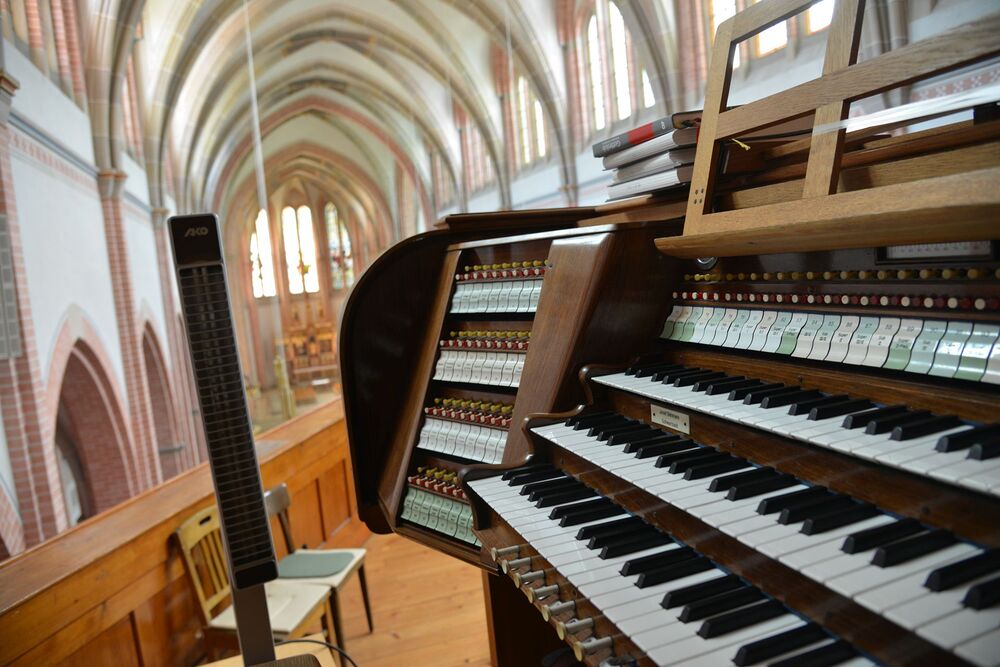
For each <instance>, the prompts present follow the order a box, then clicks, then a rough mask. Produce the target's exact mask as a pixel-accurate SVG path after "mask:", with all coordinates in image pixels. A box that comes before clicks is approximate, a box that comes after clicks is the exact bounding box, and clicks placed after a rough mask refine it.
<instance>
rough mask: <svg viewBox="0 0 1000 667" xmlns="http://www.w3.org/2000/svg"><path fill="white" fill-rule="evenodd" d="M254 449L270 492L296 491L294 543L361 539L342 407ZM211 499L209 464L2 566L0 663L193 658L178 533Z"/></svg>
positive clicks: (194, 626)
mask: <svg viewBox="0 0 1000 667" xmlns="http://www.w3.org/2000/svg"><path fill="white" fill-rule="evenodd" d="M258 447H259V450H260V460H261V470H262V473H263V480H264V486H265V487H270V486H273V485H276V484H279V483H281V482H285V483H286V484H288V489H289V492H290V493H291V494H292V505H291V523H292V530H293V532H294V539H295V543H296V544H308V545H309V546H317V545H319V544H326V545H331V546H359V545H360V544H362V543H363V542H364V540H365V539H366V538H367V536H368V532H367V529H366V528H365V527H364V524H362V523H361V522H360V521H359V520H358V518H357V511H356V506H355V500H354V498H355V497H354V482H353V478H352V475H351V461H350V452H349V448H348V446H347V432H346V428H345V425H344V419H343V409H342V406H341V404H340V402H339V400H338V401H336V402H334V403H333V404H328V405H324V406H322V407H319V408H316V409H315V410H313V411H312V412H309V413H306V414H304V415H302V416H300V417H298V418H297V419H295V420H293V421H291V422H289V423H287V424H284V425H282V426H279V427H277V428H275V429H273V430H271V431H268V432H266V433H263V434H262V435H261V436H259V438H258ZM98 483H99V481H98ZM212 502H214V497H213V496H212V480H211V475H210V473H209V470H208V467H207V465H206V464H202V465H201V466H198V467H197V468H195V469H192V470H190V471H188V472H186V473H183V474H181V475H179V476H177V477H175V478H174V479H171V480H170V481H168V482H166V483H164V484H162V485H160V486H158V487H156V488H155V489H151V490H149V491H148V492H146V493H143V494H142V495H139V496H136V497H135V498H132V499H131V500H129V501H127V502H125V503H123V504H121V505H119V506H118V507H115V508H113V509H111V510H109V511H107V512H105V513H103V514H101V515H99V516H97V517H94V518H93V519H90V520H88V521H85V522H83V523H81V524H80V525H79V526H77V527H75V528H73V529H71V530H68V531H66V532H65V533H62V534H60V535H58V536H57V537H55V538H53V539H51V540H49V541H47V542H45V543H43V544H40V545H38V546H37V547H34V548H32V549H30V550H28V551H26V552H24V553H22V554H20V555H18V556H16V557H15V558H12V559H10V560H8V561H5V562H4V563H2V564H0V665H7V664H14V665H42V664H46V665H47V664H58V663H63V662H65V663H67V664H74V665H116V666H118V665H121V666H126V665H136V666H139V665H141V666H143V667H152V666H155V665H190V664H193V663H194V662H195V661H197V659H198V658H199V657H200V656H201V653H202V650H201V640H200V636H201V635H200V621H199V619H198V615H197V601H196V600H195V599H194V597H193V594H192V592H191V590H190V586H189V584H188V580H187V577H186V576H185V574H184V567H183V564H182V561H181V558H180V554H179V551H178V549H177V548H176V545H175V544H174V541H173V540H172V539H171V535H172V534H173V532H174V530H175V529H176V528H177V526H178V525H180V523H181V522H182V521H184V519H186V518H187V517H188V516H189V515H191V514H192V513H194V512H195V511H197V510H199V509H201V508H203V507H205V506H207V505H209V504H210V503H212ZM275 525H276V524H275ZM272 530H274V528H272ZM274 542H275V548H276V549H277V550H278V555H279V557H280V556H281V555H283V553H284V546H283V544H282V540H281V539H278V538H277V534H276V539H275V540H274Z"/></svg>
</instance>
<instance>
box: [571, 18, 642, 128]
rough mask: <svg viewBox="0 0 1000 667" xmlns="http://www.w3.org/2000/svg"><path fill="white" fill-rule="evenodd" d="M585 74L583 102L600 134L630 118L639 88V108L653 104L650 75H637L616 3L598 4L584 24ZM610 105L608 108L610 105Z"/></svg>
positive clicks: (633, 58)
mask: <svg viewBox="0 0 1000 667" xmlns="http://www.w3.org/2000/svg"><path fill="white" fill-rule="evenodd" d="M584 42H585V44H586V49H585V54H586V72H585V77H584V80H585V82H586V86H587V87H588V88H589V90H588V91H586V95H584V98H585V99H587V100H588V102H589V107H590V112H591V126H592V129H594V130H603V129H604V128H605V127H607V125H608V124H609V123H612V122H614V121H619V120H624V119H626V118H631V117H632V115H633V113H634V112H635V106H636V104H637V103H638V101H639V100H638V97H637V95H636V93H637V91H638V90H639V86H640V85H641V86H642V89H641V90H642V106H643V107H644V108H646V107H651V106H653V105H654V104H655V103H656V100H655V97H654V95H653V87H652V85H649V75H648V74H647V73H646V71H645V70H641V72H637V71H636V64H635V56H634V54H633V52H632V38H631V36H630V35H629V31H628V28H627V27H626V25H625V17H623V16H622V13H621V10H620V9H619V8H618V5H617V4H616V3H615V2H611V1H609V0H597V10H596V11H595V12H594V14H593V15H592V16H591V17H590V19H589V20H588V21H587V31H586V35H585V36H584ZM609 101H610V107H609V106H608V105H609Z"/></svg>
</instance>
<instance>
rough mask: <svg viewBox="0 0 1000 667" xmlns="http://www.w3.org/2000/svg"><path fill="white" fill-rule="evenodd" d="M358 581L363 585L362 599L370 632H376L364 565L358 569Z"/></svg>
mask: <svg viewBox="0 0 1000 667" xmlns="http://www.w3.org/2000/svg"><path fill="white" fill-rule="evenodd" d="M358 581H359V582H360V583H361V597H362V598H363V599H364V601H365V616H367V617H368V632H369V633H371V632H374V631H375V624H374V623H372V604H371V602H370V601H369V600H368V580H367V579H365V566H364V564H362V565H361V567H359V568H358Z"/></svg>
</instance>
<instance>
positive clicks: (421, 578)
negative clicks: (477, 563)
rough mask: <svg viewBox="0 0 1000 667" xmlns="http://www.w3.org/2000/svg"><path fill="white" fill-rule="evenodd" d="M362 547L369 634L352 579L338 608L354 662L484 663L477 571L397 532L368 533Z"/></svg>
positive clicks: (445, 666) (441, 666)
mask: <svg viewBox="0 0 1000 667" xmlns="http://www.w3.org/2000/svg"><path fill="white" fill-rule="evenodd" d="M365 548H367V549H368V556H367V558H366V560H365V563H366V567H365V570H366V571H367V574H368V591H369V594H370V596H371V601H372V612H373V614H374V617H375V631H374V632H373V633H371V634H368V629H367V627H366V624H365V614H364V605H363V604H362V602H361V590H360V588H359V586H358V584H357V578H356V577H352V579H351V580H350V581H348V582H347V584H346V586H345V590H344V592H343V596H344V597H343V600H342V607H341V608H342V610H343V611H342V613H343V617H344V635H345V639H344V642H345V644H346V645H347V646H346V647H345V648H346V649H347V652H348V653H349V654H350V655H351V657H352V658H354V661H355V662H357V663H358V665H359V667H399V666H400V665H414V666H415V667H419V666H422V665H434V667H453V666H459V665H463V666H467V665H473V666H474V667H488V666H489V665H490V645H489V637H488V634H487V630H486V608H485V606H484V601H483V586H482V578H481V575H480V571H479V570H478V569H476V568H474V567H472V566H471V565H468V564H466V563H463V562H461V561H459V560H456V559H454V558H451V557H449V556H445V555H444V554H441V553H438V552H437V551H433V550H431V549H428V548H427V547H424V546H421V545H419V544H417V543H416V542H413V541H412V540H409V539H407V538H404V537H400V536H398V535H373V536H372V537H371V539H370V540H368V542H367V543H366V544H365Z"/></svg>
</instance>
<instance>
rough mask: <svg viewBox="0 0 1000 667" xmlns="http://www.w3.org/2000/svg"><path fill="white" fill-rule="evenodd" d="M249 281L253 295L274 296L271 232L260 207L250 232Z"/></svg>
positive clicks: (275, 292) (265, 215) (275, 290)
mask: <svg viewBox="0 0 1000 667" xmlns="http://www.w3.org/2000/svg"><path fill="white" fill-rule="evenodd" d="M250 282H251V284H252V285H253V295H254V297H256V298H258V299H260V298H261V297H265V296H274V295H275V294H277V289H275V286H274V264H272V262H271V232H270V230H269V229H268V224H267V211H265V210H264V209H260V211H258V212H257V220H256V221H255V222H254V231H253V232H252V233H251V234H250Z"/></svg>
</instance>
